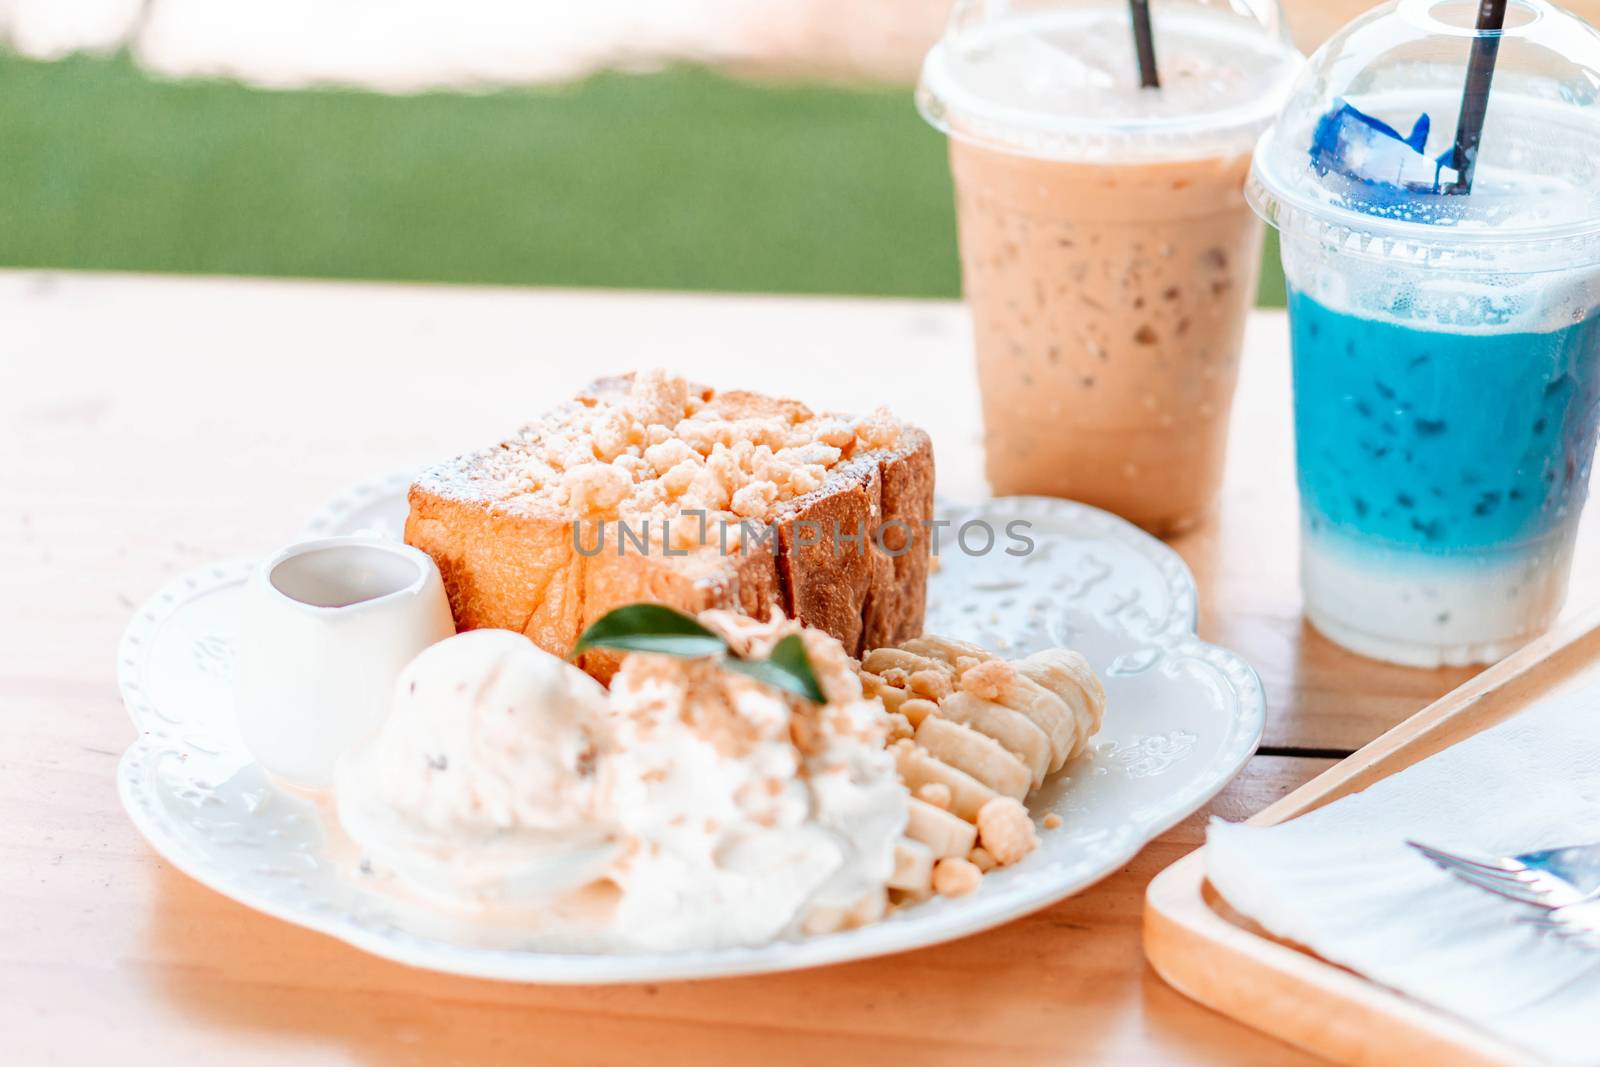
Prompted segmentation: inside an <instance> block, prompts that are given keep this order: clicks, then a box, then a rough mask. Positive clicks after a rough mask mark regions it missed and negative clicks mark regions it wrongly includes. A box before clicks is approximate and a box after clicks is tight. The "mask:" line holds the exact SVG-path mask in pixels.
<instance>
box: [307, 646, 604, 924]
mask: <svg viewBox="0 0 1600 1067" xmlns="http://www.w3.org/2000/svg"><path fill="white" fill-rule="evenodd" d="M605 705H606V692H605V689H604V688H603V687H602V686H601V685H600V683H598V682H596V681H595V680H594V679H593V678H590V677H589V676H588V675H587V674H585V673H583V671H581V670H579V669H578V668H577V667H574V666H572V665H570V664H568V663H565V662H563V661H562V660H560V659H557V658H556V657H554V656H552V655H550V654H548V653H546V652H544V651H542V650H540V649H539V648H538V647H537V646H535V645H534V644H533V643H532V642H531V641H529V640H528V639H527V638H526V637H524V636H523V635H522V634H517V633H512V632H510V631H507V630H473V631H469V632H467V633H462V634H458V635H456V636H455V637H451V638H449V639H447V640H445V641H441V642H439V643H438V644H436V645H433V646H431V647H429V648H427V649H425V650H424V651H423V652H422V653H421V654H420V655H419V656H417V658H416V659H414V660H412V661H411V663H410V664H409V665H408V666H407V667H406V669H405V670H404V671H403V672H402V673H401V675H400V677H399V680H398V681H397V683H396V686H395V696H394V706H393V710H392V711H391V713H390V715H389V717H388V718H387V719H386V720H385V721H384V723H383V726H382V727H381V728H380V729H379V730H378V732H377V733H376V734H374V735H373V736H371V737H370V738H368V739H367V740H366V741H364V742H363V743H361V744H359V745H357V746H356V747H355V748H354V749H353V750H352V751H350V752H349V753H348V754H346V756H345V757H344V759H343V760H342V761H341V763H340V765H339V768H338V772H337V776H336V783H335V787H336V790H337V794H336V795H337V809H338V816H339V821H340V823H341V824H342V825H343V827H344V828H345V831H346V832H347V833H348V834H349V835H350V836H351V837H352V838H353V839H354V840H355V841H356V842H357V843H358V844H359V845H360V846H361V847H362V848H363V850H364V851H365V852H366V854H367V856H368V857H369V859H370V860H371V861H372V863H373V864H374V865H376V866H378V867H382V868H385V869H387V870H390V871H393V872H394V873H397V874H399V875H400V876H401V877H402V878H404V879H405V880H406V881H407V882H409V883H411V884H412V885H413V886H415V887H416V888H417V889H418V890H420V891H422V892H424V893H425V894H428V895H430V896H434V897H437V898H443V899H446V900H448V901H450V902H452V903H460V902H479V903H489V902H495V901H505V900H515V899H526V898H527V897H528V896H530V895H534V896H542V895H553V894H558V893H560V892H563V891H565V890H568V889H571V888H575V887H577V886H579V885H582V884H584V883H585V882H588V881H592V880H594V879H595V878H596V877H597V876H598V875H600V874H602V873H603V872H604V867H605V864H606V863H607V862H609V860H610V858H611V856H612V855H613V852H614V849H613V847H612V845H611V838H612V833H613V831H612V826H611V823H610V820H609V817H608V815H607V811H606V804H605V798H604V797H603V796H602V794H601V791H600V788H599V785H598V781H599V773H598V764H599V759H600V749H601V740H602V738H601V734H600V730H601V727H602V723H603V719H604V715H605Z"/></svg>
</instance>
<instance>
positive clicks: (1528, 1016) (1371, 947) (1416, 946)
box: [1205, 683, 1600, 1067]
mask: <svg viewBox="0 0 1600 1067" xmlns="http://www.w3.org/2000/svg"><path fill="white" fill-rule="evenodd" d="M1406 838H1413V839H1415V840H1418V841H1422V842H1425V843H1427V844H1430V845H1436V846H1438V847H1439V848H1443V849H1447V850H1450V851H1453V852H1461V853H1466V854H1470V855H1486V856H1499V855H1513V854H1516V853H1521V852H1528V851H1532V850H1534V849H1539V848H1553V847H1556V846H1561V845H1577V844H1585V843H1588V842H1591V841H1600V683H1590V684H1588V685H1587V686H1586V687H1584V688H1582V689H1580V690H1577V691H1575V692H1571V693H1567V694H1562V695H1558V696H1552V697H1550V698H1548V699H1547V700H1544V701H1541V702H1540V703H1539V704H1538V705H1537V706H1536V707H1534V708H1531V709H1529V710H1528V711H1525V712H1523V713H1522V714H1521V715H1518V716H1517V717H1516V718H1514V719H1512V720H1511V721H1509V722H1506V723H1502V724H1501V725H1499V726H1497V727H1494V728H1492V729H1490V730H1487V731H1485V732H1484V733H1481V734H1479V735H1477V736H1476V737H1473V738H1471V739H1469V740H1467V741H1464V742H1462V743H1461V744H1458V745H1455V746H1453V747H1451V748H1449V749H1447V750H1445V751H1444V752H1441V753H1439V754H1438V755H1436V756H1434V757H1432V758H1431V759H1427V760H1424V761H1423V762H1421V763H1419V764H1417V765H1416V766H1414V767H1410V768H1407V769H1406V770H1404V771H1402V772H1400V773H1399V774H1396V775H1392V776H1391V777H1389V778H1387V779H1385V780H1384V781H1382V782H1379V783H1378V784H1377V785H1374V786H1372V787H1371V788H1369V789H1367V790H1364V791H1363V792H1360V793H1357V794H1354V795H1352V796H1348V797H1345V798H1344V799H1342V800H1339V801H1336V802H1335V803H1333V804H1330V805H1328V806H1327V807H1324V808H1321V809H1318V810H1317V811H1313V812H1310V813H1309V814H1306V815H1303V816H1301V817H1300V818H1298V819H1293V820H1291V821H1290V822H1287V823H1285V824H1283V825H1281V826H1270V827H1252V826H1244V825H1242V824H1229V823H1224V822H1222V821H1220V820H1212V823H1211V826H1210V828H1209V830H1208V832H1207V834H1206V850H1205V854H1206V874H1207V876H1208V877H1209V878H1210V879H1211V883H1212V885H1214V886H1215V887H1216V888H1217V891H1218V892H1220V893H1221V894H1222V896H1223V897H1224V898H1225V899H1226V900H1227V901H1228V903H1229V904H1230V905H1232V906H1233V907H1234V908H1235V909H1237V910H1238V911H1240V912H1242V913H1243V914H1245V915H1248V916H1249V917H1250V918H1252V919H1254V920H1255V921H1256V922H1258V923H1260V924H1261V925H1262V926H1263V927H1265V928H1266V929H1267V930H1269V931H1271V932H1272V933H1274V934H1276V935H1277V936H1279V937H1283V938H1287V939H1289V940H1292V941H1296V942H1299V943H1300V944H1303V945H1306V946H1308V947H1310V948H1311V949H1313V950H1315V951H1316V952H1317V954H1318V955H1321V956H1323V957H1324V958H1326V959H1329V960H1332V961H1334V962H1335V963H1340V964H1343V965H1344V966H1346V967H1349V968H1350V969H1351V970H1354V971H1356V972H1358V973H1360V974H1363V975H1365V976H1366V977H1368V978H1370V979H1372V980H1373V981H1375V982H1378V983H1381V984H1383V985H1386V986H1389V987H1391V988H1393V989H1397V990H1400V991H1401V992H1403V993H1406V994H1407V995H1409V996H1411V997H1413V998H1415V999H1417V1000H1420V1001H1423V1002H1425V1003H1428V1004H1431V1005H1433V1006H1435V1007H1437V1008H1441V1009H1443V1010H1445V1011H1448V1012H1451V1013H1453V1014H1455V1015H1458V1016H1460V1017H1462V1018H1464V1019H1467V1020H1470V1021H1472V1022H1474V1023H1476V1024H1477V1025H1478V1026H1480V1027H1482V1028H1484V1029H1486V1030H1489V1031H1492V1032H1493V1033H1494V1034H1496V1035H1497V1036H1499V1037H1500V1038H1501V1039H1502V1040H1504V1041H1506V1042H1508V1043H1511V1044H1515V1045H1519V1046H1522V1047H1524V1048H1526V1049H1528V1050H1529V1051H1531V1052H1534V1053H1536V1054H1538V1055H1540V1056H1542V1057H1544V1058H1546V1059H1549V1060H1552V1061H1555V1062H1558V1063H1563V1064H1574V1065H1583V1067H1594V1065H1600V953H1595V952H1592V951H1585V950H1583V949H1580V948H1577V947H1575V946H1573V945H1570V944H1566V943H1564V942H1562V941H1560V940H1558V939H1556V938H1553V937H1549V936H1546V935H1541V934H1540V933H1539V932H1537V931H1535V930H1533V929H1531V928H1529V927H1526V926H1523V925H1521V924H1519V923H1517V922H1515V921H1514V920H1515V919H1516V917H1517V916H1518V915H1519V914H1520V913H1521V912H1523V911H1524V910H1525V909H1523V908H1521V907H1519V906H1518V905H1515V904H1511V903H1509V902H1507V901H1503V900H1500V899H1498V898H1496V897H1494V896H1492V895H1491V894H1489V893H1485V892H1483V891H1481V890H1478V889H1474V888H1472V887H1470V886H1466V885H1463V884H1462V883H1460V882H1458V881H1457V880H1456V879H1454V878H1452V877H1450V876H1449V875H1447V874H1445V873H1444V872H1443V871H1441V870H1439V869H1438V868H1437V867H1435V866H1433V864H1431V863H1429V862H1428V861H1427V860H1425V859H1423V858H1422V857H1421V856H1420V855H1418V854H1417V853H1416V852H1414V851H1413V850H1411V849H1409V848H1407V847H1406V846H1405V844H1404V841H1405V839H1406Z"/></svg>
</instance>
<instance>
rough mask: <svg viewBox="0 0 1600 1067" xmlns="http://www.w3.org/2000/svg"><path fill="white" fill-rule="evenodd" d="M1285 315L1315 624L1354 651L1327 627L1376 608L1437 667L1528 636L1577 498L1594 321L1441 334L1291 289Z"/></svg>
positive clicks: (1565, 549)
mask: <svg viewBox="0 0 1600 1067" xmlns="http://www.w3.org/2000/svg"><path fill="white" fill-rule="evenodd" d="M1289 314H1290V334H1291V344H1292V349H1293V353H1294V379H1295V407H1294V414H1295V440H1296V446H1295V447H1296V450H1297V460H1298V468H1299V485H1300V500H1301V508H1302V516H1303V526H1304V530H1303V534H1304V539H1303V542H1302V544H1303V552H1304V554H1305V568H1306V570H1307V580H1308V582H1309V583H1311V584H1312V585H1313V587H1314V589H1315V593H1314V596H1313V597H1312V598H1310V599H1311V600H1312V603H1311V610H1312V612H1313V616H1314V619H1313V621H1315V622H1317V624H1318V625H1319V626H1320V627H1321V628H1322V629H1324V630H1325V631H1329V632H1331V633H1332V634H1333V635H1334V636H1336V637H1342V638H1343V639H1344V643H1346V644H1358V645H1364V644H1366V642H1364V641H1363V640H1362V637H1361V634H1362V631H1361V630H1360V629H1350V628H1348V624H1346V623H1343V622H1342V621H1341V617H1342V616H1348V615H1361V614H1365V613H1366V612H1367V611H1372V610H1375V609H1379V608H1381V609H1383V610H1384V611H1386V612H1387V613H1388V618H1389V621H1390V622H1391V623H1399V624H1401V625H1403V626H1404V627H1405V629H1406V630H1407V631H1408V632H1410V633H1412V634H1415V635H1417V638H1422V639H1424V640H1413V641H1408V642H1407V643H1416V644H1419V645H1423V646H1429V645H1431V646H1435V647H1437V648H1438V649H1439V650H1440V651H1439V652H1438V653H1437V658H1438V659H1440V660H1449V659H1465V658H1468V656H1469V654H1470V653H1472V652H1473V651H1474V650H1480V651H1484V649H1482V648H1481V647H1480V646H1489V645H1505V644H1508V643H1514V642H1516V641H1517V640H1520V639H1523V638H1525V637H1526V636H1528V635H1531V634H1533V633H1536V632H1537V631H1538V630H1539V629H1540V628H1542V627H1543V626H1544V625H1545V623H1546V622H1547V621H1548V619H1549V616H1550V615H1551V614H1553V612H1554V611H1555V610H1556V608H1558V607H1559V604H1560V600H1561V595H1562V590H1563V588H1564V585H1565V570H1566V565H1565V564H1566V558H1567V556H1568V555H1569V554H1570V551H1571V545H1572V534H1573V531H1574V529H1575V522H1574V521H1573V520H1574V519H1575V518H1576V517H1577V513H1578V511H1579V509H1581V508H1582V506H1583V502H1584V499H1585V497H1586V496H1587V492H1588V483H1589V470H1590V465H1591V461H1592V458H1593V455H1594V447H1595V428H1596V422H1597V419H1600V315H1596V314H1592V313H1591V314H1589V315H1588V316H1586V317H1584V318H1582V319H1580V320H1579V321H1577V322H1575V323H1572V324H1571V325H1568V326H1563V327H1559V328H1555V329H1550V330H1545V331H1538V332H1534V331H1520V330H1515V329H1511V330H1506V331H1504V332H1501V331H1499V330H1497V329H1496V328H1495V327H1494V326H1493V324H1485V325H1483V326H1481V327H1479V328H1478V329H1457V330H1445V329H1442V328H1436V327H1432V328H1430V327H1425V326H1419V325H1406V324H1402V322H1400V321H1395V320H1389V321H1384V320H1382V319H1378V318H1372V317H1367V316H1365V315H1361V314H1352V313H1349V312H1345V311H1339V310H1335V309H1333V308H1329V307H1326V306H1324V305H1323V304H1320V303H1318V302H1317V301H1316V300H1315V299H1314V298H1312V297H1310V296H1308V295H1306V294H1305V293H1303V292H1299V291H1291V293H1290V297H1289ZM1375 585H1376V586H1377V587H1376V588H1375V587H1374V586H1375ZM1330 601H1331V602H1332V603H1331V604H1330ZM1330 607H1331V608H1332V612H1331V613H1329V614H1325V613H1328V612H1329V608H1330ZM1341 608H1342V609H1344V610H1340V609H1341ZM1452 650H1458V651H1452ZM1390 651H1391V656H1390V658H1393V655H1392V652H1393V650H1392V649H1391V650H1390ZM1414 651H1415V654H1414V655H1413V656H1411V657H1407V658H1409V659H1429V658H1430V656H1429V649H1428V648H1427V647H1423V648H1419V649H1416V650H1414ZM1487 651H1489V652H1490V653H1491V654H1492V653H1493V652H1494V651H1497V650H1495V649H1488V650H1487Z"/></svg>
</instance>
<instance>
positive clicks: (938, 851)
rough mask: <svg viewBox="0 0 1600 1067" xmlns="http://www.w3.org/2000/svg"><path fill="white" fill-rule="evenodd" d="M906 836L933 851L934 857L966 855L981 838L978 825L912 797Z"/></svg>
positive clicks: (937, 858) (907, 818)
mask: <svg viewBox="0 0 1600 1067" xmlns="http://www.w3.org/2000/svg"><path fill="white" fill-rule="evenodd" d="M906 836H907V837H909V838H911V839H912V840H913V841H916V842H918V843H920V844H922V845H924V846H926V847H927V848H928V849H929V850H931V851H932V853H933V858H934V859H936V860H942V859H944V858H945V857H946V856H965V855H966V854H967V853H968V852H971V851H972V846H973V845H975V844H977V841H978V828H977V827H976V826H974V825H973V824H972V823H970V822H966V821H964V820H962V819H961V818H960V817H958V816H955V815H952V814H950V813H949V812H948V811H945V810H944V809H943V808H936V807H934V806H933V805H932V804H929V803H928V802H927V801H925V800H919V799H917V798H916V797H912V798H911V801H910V804H909V806H908V811H907V817H906Z"/></svg>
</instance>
